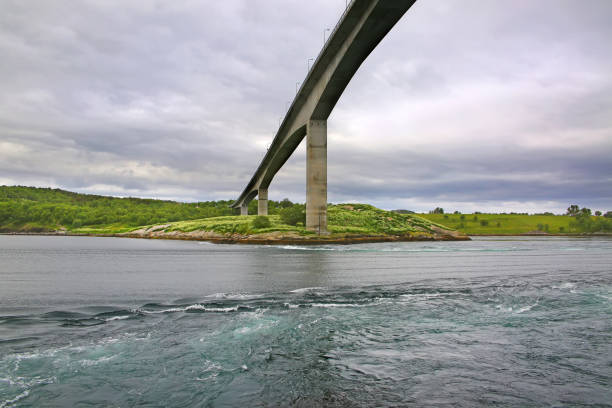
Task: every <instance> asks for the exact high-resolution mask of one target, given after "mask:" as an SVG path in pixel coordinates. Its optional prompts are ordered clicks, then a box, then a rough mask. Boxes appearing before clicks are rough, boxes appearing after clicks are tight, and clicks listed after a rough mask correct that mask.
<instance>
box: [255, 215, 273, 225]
mask: <svg viewBox="0 0 612 408" xmlns="http://www.w3.org/2000/svg"><path fill="white" fill-rule="evenodd" d="M270 225H272V224H271V223H270V219H269V218H268V217H266V216H265V215H258V216H257V217H255V219H254V220H253V228H269V227H270Z"/></svg>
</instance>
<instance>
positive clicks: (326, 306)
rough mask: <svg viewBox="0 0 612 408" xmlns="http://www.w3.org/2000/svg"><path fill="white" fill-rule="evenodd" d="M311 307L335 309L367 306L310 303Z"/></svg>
mask: <svg viewBox="0 0 612 408" xmlns="http://www.w3.org/2000/svg"><path fill="white" fill-rule="evenodd" d="M311 306H312V307H324V308H335V307H363V306H367V305H358V304H356V303H312V304H311Z"/></svg>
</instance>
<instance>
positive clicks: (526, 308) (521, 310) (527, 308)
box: [516, 302, 538, 313]
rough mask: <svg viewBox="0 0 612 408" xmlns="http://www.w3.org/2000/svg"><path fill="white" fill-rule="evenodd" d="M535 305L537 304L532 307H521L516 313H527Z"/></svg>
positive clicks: (536, 303)
mask: <svg viewBox="0 0 612 408" xmlns="http://www.w3.org/2000/svg"><path fill="white" fill-rule="evenodd" d="M537 305H538V302H535V303H534V304H533V305H527V306H523V307H521V308H520V309H519V310H517V311H516V313H524V312H528V311H530V310H531V309H532V308H534V307H535V306H537Z"/></svg>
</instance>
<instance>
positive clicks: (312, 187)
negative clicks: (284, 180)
mask: <svg viewBox="0 0 612 408" xmlns="http://www.w3.org/2000/svg"><path fill="white" fill-rule="evenodd" d="M306 228H307V229H309V230H311V231H316V232H317V233H318V234H327V120H309V121H308V124H307V126H306Z"/></svg>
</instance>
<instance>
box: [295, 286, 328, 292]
mask: <svg viewBox="0 0 612 408" xmlns="http://www.w3.org/2000/svg"><path fill="white" fill-rule="evenodd" d="M324 289H327V288H325V287H322V286H313V287H311V288H299V289H294V290H290V291H289V293H306V292H312V291H315V290H324Z"/></svg>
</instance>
